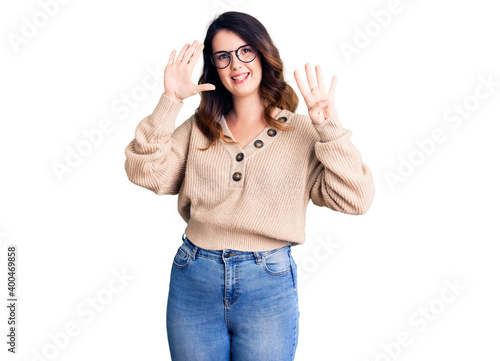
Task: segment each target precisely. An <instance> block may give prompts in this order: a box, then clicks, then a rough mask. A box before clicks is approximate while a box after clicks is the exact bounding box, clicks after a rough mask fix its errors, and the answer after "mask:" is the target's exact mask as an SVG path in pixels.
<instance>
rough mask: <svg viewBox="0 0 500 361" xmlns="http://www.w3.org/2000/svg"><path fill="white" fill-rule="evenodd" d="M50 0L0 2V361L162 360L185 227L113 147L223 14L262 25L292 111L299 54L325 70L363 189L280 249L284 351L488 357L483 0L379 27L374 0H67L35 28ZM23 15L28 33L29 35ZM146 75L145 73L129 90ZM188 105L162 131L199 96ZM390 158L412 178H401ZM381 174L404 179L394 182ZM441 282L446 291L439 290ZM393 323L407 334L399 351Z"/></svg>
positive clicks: (420, 7) (491, 150)
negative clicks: (10, 337)
mask: <svg viewBox="0 0 500 361" xmlns="http://www.w3.org/2000/svg"><path fill="white" fill-rule="evenodd" d="M47 3H50V2H49V0H45V1H40V2H38V1H17V2H10V3H9V5H8V6H7V5H6V3H5V2H4V3H2V6H1V10H0V19H1V21H0V23H1V24H2V25H1V26H2V34H3V36H2V42H1V44H0V48H1V52H2V55H1V59H2V66H1V67H0V75H1V98H2V106H1V107H0V111H1V131H0V157H1V163H0V165H1V168H0V169H1V173H0V174H1V177H0V182H1V187H0V202H1V207H0V234H1V236H0V241H1V242H2V243H1V245H0V246H1V256H0V270H1V272H2V274H1V275H0V277H1V279H2V282H1V285H2V295H3V296H2V298H3V300H2V303H3V304H4V305H5V306H6V305H7V291H6V289H7V283H6V278H7V271H6V269H7V268H6V267H7V265H6V259H7V245H16V247H17V249H18V251H17V259H18V261H17V267H18V269H17V281H18V288H17V292H18V293H17V295H18V299H19V303H18V309H17V311H18V322H19V324H18V345H17V346H18V349H17V350H18V353H17V354H16V355H15V356H12V355H10V354H9V353H8V352H7V351H6V341H7V340H6V337H5V335H6V334H7V324H6V323H7V317H8V315H7V312H6V311H7V309H6V307H5V306H3V307H2V309H3V311H2V313H1V317H0V323H1V326H0V327H1V330H2V332H1V334H2V342H1V344H2V345H3V346H2V350H1V352H2V357H1V358H2V360H16V359H20V360H42V359H36V358H34V356H33V355H34V354H35V352H39V353H41V354H43V353H45V355H46V357H45V358H44V359H47V360H48V359H52V360H72V361H78V360H91V359H92V360H139V359H148V360H168V359H170V356H169V349H168V342H167V334H166V325H165V315H166V304H167V296H168V282H169V276H170V268H171V264H172V259H173V257H174V255H175V252H176V250H177V248H178V247H179V246H180V244H181V242H182V240H181V236H182V233H183V230H184V228H185V223H184V221H183V220H182V219H181V217H180V216H179V214H178V213H177V207H176V206H177V196H157V195H156V194H154V193H153V192H151V191H149V190H147V189H144V188H141V187H138V186H136V185H134V184H132V183H131V182H129V181H128V179H127V175H126V173H125V169H124V162H125V155H124V149H125V147H126V146H127V144H128V143H129V142H130V141H131V140H132V139H133V137H134V130H135V127H136V126H137V124H138V123H139V121H140V120H142V119H143V118H144V117H146V116H147V115H148V114H150V113H151V112H152V111H153V109H154V107H155V106H156V104H157V103H158V100H159V99H160V95H161V93H162V92H163V83H162V81H163V80H162V78H161V75H162V73H163V69H164V67H165V66H166V63H167V61H168V57H169V55H170V52H171V51H172V50H174V49H176V50H177V52H179V51H180V49H181V48H182V46H183V45H184V44H186V43H192V42H193V41H194V40H198V41H203V39H204V37H205V32H206V29H207V27H208V24H209V23H210V22H211V20H212V19H213V18H214V17H215V16H216V15H217V14H218V13H220V12H223V11H226V10H237V11H242V12H246V13H249V14H251V15H253V16H255V17H256V18H257V19H259V20H260V21H261V22H262V23H263V24H264V26H265V27H266V28H267V29H268V31H269V33H270V35H271V37H272V39H273V40H274V42H275V44H276V46H277V47H278V49H279V50H280V54H281V57H282V59H283V61H284V64H285V71H286V73H285V79H286V81H288V82H289V83H290V85H291V86H292V87H294V89H295V90H296V92H297V94H298V96H299V98H300V105H299V108H298V109H297V111H296V112H297V113H302V114H307V110H306V108H305V104H304V101H303V98H302V95H301V94H300V92H299V90H298V88H297V86H296V84H295V80H294V77H293V71H294V70H295V69H299V70H300V71H301V76H302V79H304V80H305V79H306V77H305V70H304V65H305V63H306V62H310V63H311V64H312V65H313V66H314V65H317V64H319V65H321V67H322V69H323V73H324V77H325V83H327V84H329V83H330V80H331V77H332V75H334V74H336V75H337V76H338V84H337V90H336V94H335V106H336V108H337V110H338V114H339V119H340V121H341V123H342V125H343V126H344V127H345V128H347V129H350V130H352V132H353V136H352V138H351V141H352V142H353V143H354V144H355V145H356V147H357V148H358V149H359V151H360V152H361V154H362V157H363V161H364V162H365V163H366V164H367V165H368V166H369V167H370V169H371V170H372V172H373V176H374V181H375V187H376V195H375V200H374V202H373V204H372V206H371V208H370V209H369V211H368V212H367V213H366V214H364V215H361V216H351V215H346V214H341V213H337V212H333V211H331V210H329V209H327V208H319V207H316V206H314V205H312V203H310V206H309V208H308V213H307V227H306V242H305V244H303V245H301V246H298V247H294V248H293V249H292V252H293V256H294V258H295V260H296V262H297V264H298V267H299V277H300V280H299V307H300V331H299V343H298V348H297V354H296V360H299V361H307V360H344V361H348V360H354V361H385V360H392V359H398V360H405V361H416V360H418V361H421V360H493V359H498V358H499V357H500V351H499V350H498V346H497V343H498V339H499V337H500V328H499V327H498V326H499V321H500V311H499V307H498V305H499V304H500V291H499V287H498V275H499V274H500V272H499V268H500V266H499V262H498V255H499V253H498V251H499V247H498V242H499V240H500V237H499V234H500V232H499V231H498V221H499V212H498V203H499V201H500V192H499V190H498V184H499V172H498V164H499V162H498V155H499V154H500V152H499V147H500V146H499V142H498V137H499V131H500V127H499V125H498V124H499V121H500V94H499V93H500V68H499V65H498V64H500V48H499V46H498V44H499V42H498V34H499V33H500V23H499V22H498V11H495V9H494V8H493V7H492V5H491V3H492V2H491V1H487V0H475V1H471V0H470V1H463V0H460V1H456V0H455V1H451V0H447V1H439V2H436V1H429V0H427V1H425V0H420V1H415V0H414V1H409V0H401V2H399V5H398V6H397V7H396V8H397V10H399V11H398V12H397V13H394V12H393V13H390V14H391V15H390V18H388V17H387V16H386V17H385V21H386V23H385V24H384V25H385V26H381V25H377V23H376V20H375V19H376V17H377V16H376V15H374V14H382V13H386V14H387V11H388V10H389V9H391V10H392V9H393V7H391V5H390V4H391V3H394V2H391V1H389V0H384V1H356V2H351V1H329V2H326V1H317V0H309V1H262V0H259V1H250V0H246V1H245V0H220V1H213V0H209V1H201V0H198V1H189V2H185V3H182V4H181V2H179V1H177V2H167V1H158V0H156V1H154V0H141V1H118V0H114V1H96V0H92V1H89V0H87V1H68V2H67V3H66V4H59V3H57V4H59V5H58V8H57V9H55V8H54V5H52V9H51V12H52V14H51V15H50V16H49V15H45V18H46V20H47V21H46V23H45V24H40V21H43V14H42V13H44V12H45V13H46V14H47V13H48V12H49V11H47V10H43V8H44V7H45V8H47V6H42V5H41V4H47ZM52 4H54V3H52ZM41 14H42V15H41ZM381 16H382V15H380V16H379V17H378V18H379V21H382V20H380V19H382V18H381ZM35 19H37V20H35ZM25 21H26V22H30V23H33V22H37V23H38V24H39V26H38V27H37V28H36V29H37V31H36V32H35V33H32V34H31V35H29V37H27V36H25V35H26V34H24V35H23V28H26V25H25V24H26V23H25ZM377 27H378V28H377ZM377 30H379V31H378V33H377ZM360 32H362V33H364V34H367V33H369V34H370V35H368V40H366V39H365V42H364V45H363V44H360V43H359V42H358V43H355V39H358V38H360V37H361V35H360ZM16 37H17V39H18V40H19V39H20V38H24V41H23V42H21V43H17V44H16V43H15V41H12V39H13V38H16ZM358 40H359V39H358ZM346 44H350V46H353V47H354V46H356V45H355V44H358V45H359V46H358V47H357V52H356V53H353V54H351V56H348V55H346V53H345V52H344V51H343V50H342V46H346ZM361 45H362V46H361ZM201 61H202V58H200V62H198V64H197V66H196V68H195V72H194V73H193V80H194V81H197V80H198V78H199V75H200V70H201ZM150 69H153V70H150ZM155 71H156V73H159V75H158V76H160V78H159V80H158V81H157V82H152V84H154V88H153V89H150V90H146V91H145V92H144V93H142V95H144V96H143V97H142V98H140V97H139V96H138V95H141V93H140V92H139V90H140V87H141V86H142V85H141V84H142V83H143V81H144V79H146V78H147V77H148V76H149V74H150V73H151V72H155ZM488 78H491V79H492V81H493V83H494V84H496V85H494V86H492V88H491V92H487V91H486V88H484V87H483V88H481V89H480V90H479V91H480V94H482V95H480V96H481V97H482V98H483V99H481V100H478V98H476V89H477V88H478V86H480V84H481V81H480V79H484V80H485V81H486V80H487V79H488ZM124 96H128V97H131V99H132V103H131V104H133V105H125V103H123V102H122V99H123V98H122V97H124ZM185 103H186V104H185V105H184V106H183V108H182V110H181V112H180V114H179V116H178V118H177V121H176V125H179V124H180V123H181V122H182V121H184V120H185V119H187V118H188V117H189V116H191V115H192V113H193V112H194V110H195V109H196V107H197V106H198V105H199V98H198V97H197V96H193V97H191V98H189V99H187V100H185ZM117 106H121V107H122V109H126V112H123V111H120V112H117V111H116V107H117ZM458 107H462V108H463V109H465V110H464V113H462V115H459V113H456V112H455V110H454V109H457V108H458ZM467 109H468V110H467ZM446 116H448V117H452V116H454V118H448V120H450V119H452V121H451V122H450V121H446ZM103 119H109V120H110V121H112V123H113V130H112V131H111V132H109V133H107V134H104V135H103V139H102V141H101V142H100V143H99V144H96V145H94V146H93V148H92V149H91V150H90V152H89V154H88V155H86V156H83V157H82V159H81V161H80V163H79V164H77V165H75V166H72V167H69V168H68V171H67V172H65V173H64V174H63V175H62V176H58V175H57V173H56V172H55V170H54V168H53V166H54V164H55V163H60V164H62V165H64V164H66V157H67V156H68V154H69V152H70V150H69V149H73V150H74V149H76V148H77V147H78V145H79V144H80V143H81V142H82V141H84V140H86V138H85V135H84V131H91V130H92V129H96V128H98V127H99V124H100V122H101V121H102V120H103ZM439 129H441V132H442V134H444V135H443V136H442V137H445V138H446V140H445V141H442V142H441V143H436V144H435V148H434V149H433V150H432V151H430V152H428V154H424V153H422V152H421V151H419V147H418V146H417V143H416V142H417V141H423V140H424V139H425V138H431V135H432V134H433V132H438V131H439ZM441 139H442V138H441ZM419 152H420V153H419ZM419 154H420V155H421V156H422V155H423V156H422V157H419ZM405 161H412V162H414V164H415V166H414V170H413V173H411V174H405V175H404V176H401V174H399V173H400V171H401V169H398V168H400V165H401V163H402V162H405ZM417 162H418V164H417ZM389 172H391V173H392V174H393V175H399V176H401V178H400V179H401V181H400V182H398V183H396V184H395V185H394V186H393V187H391V185H390V182H389V181H388V178H387V174H388V173H389ZM123 272H124V273H126V274H127V275H128V277H130V278H131V279H130V280H128V281H126V284H125V285H124V286H123V287H122V288H121V290H120V291H119V292H116V293H115V294H113V295H112V298H111V299H107V300H106V299H103V298H100V299H101V300H102V302H104V300H106V304H103V303H102V302H100V301H97V302H98V304H99V307H100V308H99V309H100V311H99V312H97V311H93V312H94V316H95V317H94V318H93V319H91V320H89V318H88V317H87V316H86V315H89V314H90V312H89V310H92V308H91V305H90V303H89V302H90V300H91V298H95V297H97V296H99V297H100V296H103V295H105V294H106V289H107V288H108V283H109V282H110V281H112V280H113V279H114V278H115V277H116V276H115V274H116V273H123ZM446 280H448V281H449V283H458V284H459V285H462V286H460V287H462V288H460V287H459V288H458V290H456V291H455V292H456V294H454V293H453V292H451V291H449V290H448V288H449V286H447V283H446ZM108 294H109V291H108ZM445 301H446V302H445ZM424 309H427V310H429V311H428V312H429V316H428V318H425V317H424V316H423V313H421V312H423V311H422V310H424ZM82 310H84V311H86V312H87V313H83V314H82V312H81V311H82ZM431 319H432V321H431ZM412 320H413V321H412ZM424 324H425V325H426V326H427V327H426V328H425V329H423V328H422V327H421V326H423V325H424ZM68 325H74V326H75V328H76V329H77V330H78V335H76V336H73V337H68V339H67V341H66V342H65V343H64V344H61V345H60V347H57V346H54V345H55V344H57V341H54V339H53V338H51V335H59V340H60V341H59V342H62V341H63V339H64V338H63V337H62V336H61V333H62V332H64V330H65V328H66V327H68ZM404 332H406V333H407V334H408V335H409V337H410V339H411V342H409V343H404V344H402V345H401V346H399V347H396V346H395V342H397V341H398V337H400V336H399V335H400V334H401V333H404ZM384 344H385V345H388V344H390V345H392V346H391V347H390V349H391V350H389V351H388V350H387V348H385V349H384V346H383V345H384ZM391 355H392V356H391Z"/></svg>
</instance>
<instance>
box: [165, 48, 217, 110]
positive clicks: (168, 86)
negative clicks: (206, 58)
mask: <svg viewBox="0 0 500 361" xmlns="http://www.w3.org/2000/svg"><path fill="white" fill-rule="evenodd" d="M197 44H198V41H197V40H195V41H194V42H193V44H192V45H191V46H190V45H189V44H186V45H184V47H183V48H182V49H181V51H180V52H179V56H178V57H177V60H175V61H174V59H175V50H174V51H172V52H171V53H170V58H169V59H168V64H167V67H166V68H165V71H164V86H165V95H167V96H169V97H171V98H173V99H175V100H177V101H178V102H181V101H182V100H184V99H186V98H189V97H190V96H192V95H195V94H198V93H199V92H202V91H209V90H215V85H213V84H210V83H205V84H201V85H197V84H195V83H193V81H192V80H191V76H192V73H193V68H194V66H195V64H196V62H197V61H198V58H199V57H200V55H201V53H202V52H203V47H204V44H203V43H201V44H200V45H199V46H198V48H197V49H196V51H194V49H195V48H196V45H197Z"/></svg>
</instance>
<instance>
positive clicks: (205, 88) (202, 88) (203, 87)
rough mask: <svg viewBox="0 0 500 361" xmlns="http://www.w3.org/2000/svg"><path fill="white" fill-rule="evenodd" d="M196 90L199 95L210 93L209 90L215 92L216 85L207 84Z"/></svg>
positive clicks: (199, 86)
mask: <svg viewBox="0 0 500 361" xmlns="http://www.w3.org/2000/svg"><path fill="white" fill-rule="evenodd" d="M196 90H197V91H198V93H200V92H204V91H209V90H215V85H213V84H210V83H206V84H201V85H198V86H197V87H196Z"/></svg>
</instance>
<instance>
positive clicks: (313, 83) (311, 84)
mask: <svg viewBox="0 0 500 361" xmlns="http://www.w3.org/2000/svg"><path fill="white" fill-rule="evenodd" d="M306 76H307V82H308V83H309V89H313V88H315V87H316V80H314V76H313V73H312V69H311V64H309V63H307V64H306Z"/></svg>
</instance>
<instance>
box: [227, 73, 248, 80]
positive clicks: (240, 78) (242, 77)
mask: <svg viewBox="0 0 500 361" xmlns="http://www.w3.org/2000/svg"><path fill="white" fill-rule="evenodd" d="M249 75H250V73H246V74H245V75H242V76H239V77H236V78H235V77H231V79H233V80H234V81H242V80H245V79H246V78H247V77H248V76H249Z"/></svg>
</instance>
